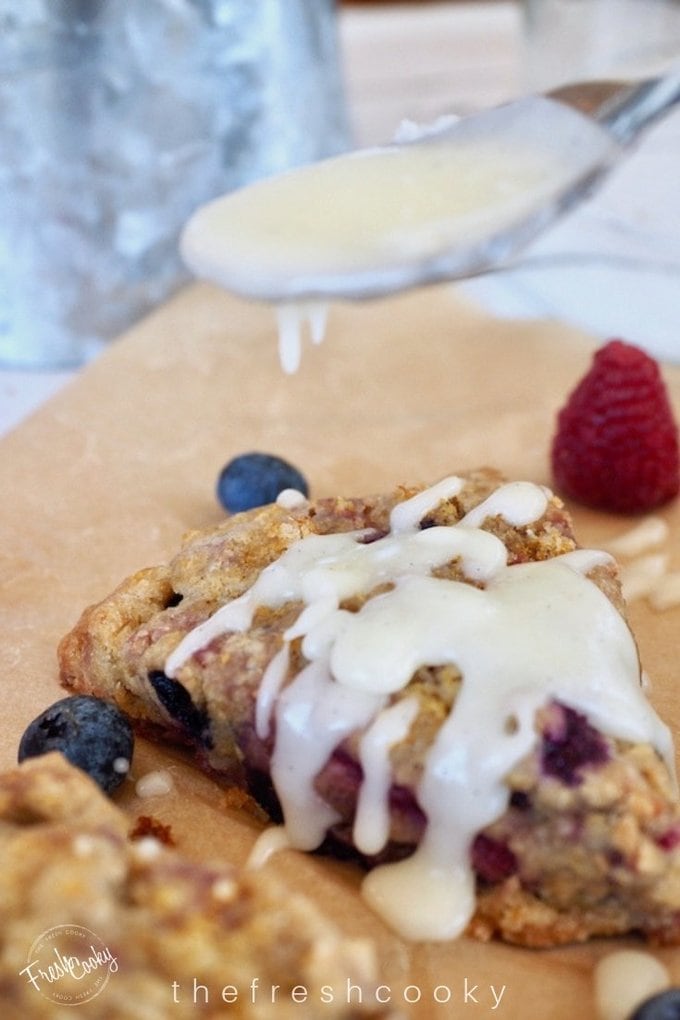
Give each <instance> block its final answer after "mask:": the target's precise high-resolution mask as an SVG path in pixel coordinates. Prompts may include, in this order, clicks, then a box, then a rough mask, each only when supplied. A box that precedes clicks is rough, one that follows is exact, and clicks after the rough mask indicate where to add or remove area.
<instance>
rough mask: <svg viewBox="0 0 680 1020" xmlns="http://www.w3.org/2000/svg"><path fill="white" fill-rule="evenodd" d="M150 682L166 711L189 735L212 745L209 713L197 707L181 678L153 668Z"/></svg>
mask: <svg viewBox="0 0 680 1020" xmlns="http://www.w3.org/2000/svg"><path fill="white" fill-rule="evenodd" d="M149 683H150V684H151V686H152V687H153V689H154V691H155V692H156V697H157V698H158V700H159V701H160V703H161V705H162V706H163V708H164V709H165V710H166V712H167V713H168V714H169V715H171V716H172V718H173V719H175V720H176V721H177V722H178V723H179V724H180V726H182V727H183V729H184V730H185V731H186V732H187V733H188V734H189V736H191V737H193V738H194V739H196V740H200V741H201V743H203V744H206V746H212V743H211V740H210V733H209V729H208V725H209V720H208V716H207V713H206V712H202V711H201V710H200V709H199V708H196V705H195V704H194V703H193V701H192V700H191V695H190V694H189V692H188V690H187V689H186V687H183V686H182V684H181V683H180V682H179V680H172V679H171V678H170V677H169V676H166V675H165V673H163V672H162V670H160V669H152V670H151V672H150V673H149Z"/></svg>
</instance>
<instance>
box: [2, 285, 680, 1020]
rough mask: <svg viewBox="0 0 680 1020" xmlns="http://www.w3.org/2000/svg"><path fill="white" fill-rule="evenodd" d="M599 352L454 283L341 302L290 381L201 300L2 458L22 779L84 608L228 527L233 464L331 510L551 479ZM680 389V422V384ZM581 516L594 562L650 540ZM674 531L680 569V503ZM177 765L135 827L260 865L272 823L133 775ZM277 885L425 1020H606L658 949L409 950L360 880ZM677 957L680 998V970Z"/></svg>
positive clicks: (261, 321)
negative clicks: (280, 473)
mask: <svg viewBox="0 0 680 1020" xmlns="http://www.w3.org/2000/svg"><path fill="white" fill-rule="evenodd" d="M594 346H596V342H595V341H594V340H593V339H592V338H589V337H586V336H583V335H581V334H579V333H577V332H575V331H574V330H572V329H570V328H567V327H565V326H561V325H558V324H554V323H547V322H540V323H522V322H520V323H507V322H501V321H497V320H493V319H491V318H489V317H488V316H486V315H485V314H483V313H481V312H479V311H477V310H476V309H473V308H471V307H469V306H468V305H466V304H465V303H464V302H463V301H462V300H461V298H460V296H459V295H458V294H457V292H456V290H455V288H453V287H450V286H449V287H437V288H433V289H429V290H423V291H420V292H417V293H414V294H411V295H406V296H401V297H398V298H393V299H389V300H384V301H379V302H374V303H367V304H364V305H347V306H342V305H336V306H333V307H332V308H331V311H330V320H329V328H328V335H327V339H326V341H325V343H324V344H323V345H321V346H320V347H318V348H314V347H311V346H309V347H308V348H306V349H305V352H304V355H303V360H302V367H301V369H300V371H299V373H298V374H297V375H295V376H292V377H289V376H285V375H283V373H282V372H281V370H280V368H279V363H278V356H277V349H276V337H275V330H274V320H273V315H272V312H271V310H270V309H268V308H266V307H260V306H256V305H251V304H247V303H245V302H241V301H237V300H236V299H234V298H231V297H229V296H227V295H225V294H223V293H221V292H218V291H217V290H215V289H213V288H210V287H208V286H203V285H196V286H192V287H190V288H188V289H187V290H185V291H184V292H182V293H180V294H179V295H178V296H177V297H176V298H175V299H174V300H173V301H172V302H170V303H169V304H167V305H166V306H165V307H163V308H162V309H160V310H159V311H158V312H157V313H156V314H155V315H153V316H151V317H150V318H148V319H147V320H145V321H144V322H142V323H141V324H140V325H139V326H138V327H136V328H135V329H134V330H132V331H131V332H130V333H129V334H127V335H126V336H125V337H123V338H121V339H120V340H118V341H116V342H115V343H114V344H113V345H112V346H111V348H110V349H109V350H108V351H107V352H106V354H105V355H104V356H102V357H101V358H100V359H99V360H98V361H97V362H95V363H94V364H93V365H91V366H90V367H89V368H87V369H86V370H84V371H83V372H82V373H81V374H80V375H79V376H78V378H77V379H76V381H75V382H74V383H73V384H72V385H70V386H69V387H68V388H67V389H66V390H65V391H63V392H61V393H60V394H58V395H57V397H56V398H54V399H53V400H52V401H51V402H50V403H49V404H48V405H46V406H45V407H44V408H42V409H41V410H40V411H39V412H38V413H37V414H36V415H34V416H33V417H32V418H31V419H29V420H28V421H27V422H25V423H24V424H22V425H21V426H20V427H19V428H18V429H17V430H16V431H15V432H14V433H12V434H10V435H9V436H7V437H6V438H5V439H4V440H3V441H2V442H1V443H0V479H1V482H2V493H3V498H2V506H1V507H0V515H1V517H0V521H1V524H0V535H1V537H2V540H1V543H0V626H1V628H2V633H1V640H0V677H1V682H2V694H3V704H2V715H3V721H2V729H1V734H0V765H1V766H2V767H3V768H5V767H10V766H12V765H13V764H14V762H15V760H16V748H17V744H18V741H19V738H20V735H21V733H22V732H23V730H24V728H25V726H26V724H27V723H28V722H29V721H30V719H32V718H33V717H34V716H35V715H36V714H37V713H38V712H39V711H40V710H42V708H44V707H46V706H47V705H48V704H50V703H51V702H53V701H55V700H56V699H57V698H58V697H61V696H62V694H63V692H62V691H61V690H60V689H59V687H58V686H57V675H56V661H55V648H56V644H57V642H58V640H59V638H60V637H61V635H62V634H63V633H65V631H66V630H68V629H69V628H70V627H71V626H72V624H73V623H74V622H75V621H76V619H77V617H78V616H79V614H80V611H81V610H82V608H83V607H84V606H85V605H87V604H88V603H89V602H92V601H94V600H97V599H99V598H101V597H103V596H104V595H105V594H107V593H108V592H109V591H110V590H111V589H112V588H113V587H114V586H115V585H116V584H117V583H118V581H120V580H121V579H122V578H123V577H124V576H126V575H127V574H128V573H130V572H132V571H134V570H136V569H138V568H140V567H142V566H146V565H150V564H153V563H156V562H160V561H162V560H165V559H166V558H167V557H168V556H169V555H171V554H172V553H173V552H174V551H175V549H176V548H177V547H178V544H179V541H180V537H181V535H182V533H183V532H184V531H185V530H187V529H190V528H197V527H204V526H208V525H211V524H213V523H217V522H218V521H220V520H221V519H222V517H223V513H222V511H221V510H220V508H219V506H218V505H217V502H216V500H215V497H214V487H215V481H216V478H217V474H218V472H219V470H220V468H221V467H222V465H223V464H224V463H225V462H226V461H227V460H228V459H229V458H230V457H232V456H233V455H235V454H237V453H241V452H244V451H246V450H253V449H260V450H265V451H270V452H275V453H278V454H281V455H283V456H285V457H287V458H289V459H290V460H292V461H293V462H294V463H296V464H297V465H298V466H299V467H300V468H301V469H302V470H303V471H304V472H305V473H306V475H307V477H308V479H309V481H310V484H311V488H312V492H313V494H314V495H323V494H337V493H344V494H347V495H351V494H365V493H368V492H372V491H379V490H381V489H383V488H385V487H391V486H393V485H395V484H397V483H399V482H411V481H423V482H432V481H434V480H436V479H437V478H439V477H441V476H443V475H444V474H446V473H449V472H452V471H453V472H455V471H456V470H458V469H461V468H465V467H473V466H477V465H480V464H492V465H495V466H497V467H499V468H501V469H502V470H503V471H504V472H506V474H508V475H509V476H511V477H514V478H527V479H531V480H534V481H538V482H547V483H549V482H550V474H549V462H548V450H549V443H550V437H551V435H552V430H553V425H554V418H555V414H556V411H557V409H558V408H559V406H560V405H561V404H562V403H563V401H564V399H565V396H566V394H567V392H568V391H569V390H570V389H571V388H572V387H573V385H574V384H575V382H576V380H577V379H578V377H579V376H580V375H581V374H582V373H583V371H584V370H585V368H586V366H587V364H588V363H589V361H590V356H591V352H592V349H593V348H594ZM665 376H666V379H667V381H668V383H669V386H670V388H671V391H672V394H673V399H674V403H675V407H676V410H678V409H680V371H679V370H678V369H675V368H668V369H667V370H665ZM572 510H573V512H574V516H575V519H576V525H577V528H578V534H579V537H580V539H581V541H582V542H583V543H584V544H592V545H597V544H599V543H600V542H601V541H604V540H605V539H606V538H610V537H612V536H613V535H615V534H618V533H620V532H624V531H626V530H627V529H628V528H629V527H630V525H631V523H632V522H631V521H630V520H628V519H625V518H615V517H610V516H607V515H601V514H596V513H592V512H587V511H584V510H582V509H579V508H578V507H572ZM663 515H664V516H665V517H666V518H667V519H668V520H669V522H670V525H671V529H672V536H673V541H672V542H671V543H669V551H671V552H672V551H673V547H674V546H675V547H677V538H678V535H680V509H679V507H678V504H677V503H675V504H673V505H671V506H670V507H668V508H666V509H665V510H664V511H663ZM679 558H680V554H676V559H675V562H674V563H672V566H674V567H675V568H678V567H680V562H678V559H679ZM631 620H632V625H633V629H634V632H635V634H636V637H637V639H638V642H639V645H640V650H641V655H642V661H643V664H644V666H645V669H646V670H647V672H648V673H649V675H650V677H651V681H652V689H651V696H652V700H653V701H654V703H655V705H656V706H657V708H658V709H659V711H660V712H661V713H662V715H663V716H664V718H665V719H666V721H667V722H669V723H670V724H671V725H672V726H673V728H674V731H675V732H676V734H677V733H679V732H680V697H679V696H678V695H679V692H680V662H679V657H678V634H679V633H680V627H679V624H680V610H671V611H668V612H666V613H654V612H652V611H651V610H649V609H648V608H647V607H646V606H645V605H644V604H635V605H634V606H633V607H632V609H631ZM158 767H169V768H170V770H171V772H172V774H173V777H174V782H175V790H174V792H173V793H171V794H168V795H166V796H163V797H157V798H151V799H147V800H144V801H140V800H139V799H137V798H136V797H135V793H134V782H129V783H127V784H126V787H125V790H124V792H123V793H122V794H120V795H119V796H118V800H119V801H120V802H121V803H122V804H123V805H124V806H125V807H126V809H127V810H129V811H130V813H131V815H132V816H136V815H137V814H138V813H140V812H142V813H145V814H152V815H154V816H155V817H156V818H158V819H160V820H162V821H165V822H168V823H170V824H171V825H172V830H173V833H174V835H175V837H176V839H177V843H178V846H179V848H180V849H181V851H182V852H184V853H186V854H188V855H190V856H195V857H198V858H201V859H209V858H213V857H226V858H228V859H230V860H232V861H234V862H235V863H236V864H239V863H241V862H243V861H244V860H245V857H246V856H247V853H248V850H249V848H250V847H251V845H252V843H253V841H254V839H255V837H256V836H257V834H258V832H259V831H260V827H259V825H258V823H257V822H255V821H254V820H253V819H249V818H248V817H245V816H243V815H241V814H238V813H237V812H235V811H234V810H233V809H230V808H228V807H225V803H224V794H223V792H222V791H221V790H220V789H219V788H218V787H217V786H216V785H215V784H214V783H213V782H212V781H211V780H209V779H207V778H205V777H203V776H201V775H200V774H198V773H197V772H195V771H194V770H193V768H192V767H191V765H190V764H188V763H187V762H185V761H184V760H183V759H182V758H181V756H179V755H177V754H175V753H173V752H167V751H162V750H160V749H158V748H155V747H153V746H151V745H149V744H147V743H146V742H144V741H139V742H138V746H137V751H136V755H135V761H134V763H133V772H132V779H133V780H134V779H136V778H138V777H139V776H141V775H143V774H144V773H145V772H148V771H149V770H151V769H153V768H158ZM267 867H271V868H273V869H274V870H275V871H277V872H279V873H281V874H283V875H284V876H285V879H286V881H287V882H288V883H289V885H290V886H291V887H293V888H296V889H301V890H304V891H305V892H307V893H308V894H310V895H311V896H312V897H313V898H314V899H315V900H316V901H317V903H318V904H319V905H320V906H321V907H322V908H323V909H324V910H326V911H328V912H329V913H330V914H332V915H333V916H334V917H335V919H336V921H337V923H338V924H339V925H340V926H341V927H342V928H343V929H345V930H346V931H347V932H349V933H352V934H355V935H361V936H370V937H374V938H375V939H376V940H377V943H378V948H379V952H380V959H381V968H382V975H383V978H384V983H385V985H386V986H389V989H390V992H391V994H392V996H393V1001H394V1002H396V1003H397V1004H400V1005H402V1006H403V1005H404V1001H403V996H404V992H406V995H407V997H409V998H415V997H416V996H417V994H418V993H420V996H421V1001H420V1003H419V1004H418V1005H414V1006H412V1007H409V1008H410V1009H411V1010H412V1015H413V1016H417V1017H435V1018H436V1017H440V1016H441V1017H451V1016H455V1017H468V1016H470V1017H475V1016H485V1015H494V1016H501V1017H506V1018H512V1020H516V1018H519V1017H521V1018H523V1020H562V1018H564V1020H567V1018H569V1020H571V1018H572V1017H573V1015H574V1012H575V1010H577V1011H578V1013H579V1016H580V1017H581V1018H582V1020H588V1018H590V1017H593V1016H594V1011H593V1005H592V992H591V970H592V966H593V964H594V962H595V961H596V960H597V959H598V958H599V957H600V956H601V955H602V954H603V953H606V952H609V951H611V950H612V949H613V948H617V947H621V946H622V945H629V944H633V945H635V944H636V943H635V942H634V940H627V941H625V942H624V941H622V940H619V941H616V942H611V941H609V942H597V943H593V944H591V945H589V946H586V947H571V948H568V949H559V950H555V951H549V952H546V951H542V952H537V951H529V950H524V949H517V948H511V947H507V946H503V945H498V944H492V945H480V944H478V943H474V942H471V941H468V940H466V939H460V940H458V941H456V942H451V943H448V944H443V945H435V944H431V945H424V946H409V945H407V944H405V943H403V942H402V941H401V940H399V939H398V938H396V937H395V936H394V935H392V934H391V933H390V932H388V931H387V930H386V929H385V928H384V926H383V925H382V924H381V923H380V922H379V921H378V920H377V919H376V918H375V917H373V916H372V914H371V913H370V912H369V911H368V909H366V908H365V907H364V905H363V903H362V901H361V899H360V897H359V895H358V885H359V880H360V873H359V871H358V869H357V868H356V867H355V866H353V865H351V864H348V863H337V862H332V861H329V860H327V859H322V858H319V857H313V856H303V855H300V854H296V853H292V852H285V853H282V854H280V855H278V856H276V857H275V858H273V860H272V862H271V863H270V864H269V865H267ZM658 955H659V956H660V958H662V959H663V960H664V961H665V962H666V963H667V964H668V965H669V967H670V968H671V970H672V973H673V975H674V979H675V981H676V982H678V981H680V961H679V960H678V956H680V954H678V953H677V951H675V952H674V951H672V950H663V951H659V953H658ZM196 976H197V978H198V979H199V981H200V974H197V975H196ZM348 977H349V976H348ZM224 983H225V984H228V983H229V964H228V961H225V974H224ZM492 985H493V987H494V990H495V993H496V996H497V995H498V994H499V993H500V992H501V989H502V988H503V986H505V989H504V991H503V993H502V999H501V1002H500V1004H499V1005H498V1007H497V1008H496V1009H495V1010H492V1007H493V1005H494V1002H495V998H494V993H493V992H492V990H491V986H492ZM409 986H411V987H410V988H409ZM474 986H476V988H475V987H474ZM445 989H449V990H450V995H451V998H450V1001H449V1002H448V1003H446V1004H444V1003H442V1004H437V1002H435V1001H434V995H435V992H436V995H437V997H438V998H439V999H444V998H445V996H446V994H447V992H446V990H445ZM168 994H169V996H170V990H169V992H168ZM216 994H219V990H216ZM352 994H354V995H356V992H354V993H352ZM382 994H383V995H384V996H385V995H387V994H389V992H387V991H384V992H383V993H382ZM466 996H467V997H466ZM169 1002H170V999H169ZM170 1009H171V1007H169V1010H170ZM168 1015H169V1016H171V1011H169V1013H168ZM319 1016H320V1017H322V1016H323V1006H320V1007H319Z"/></svg>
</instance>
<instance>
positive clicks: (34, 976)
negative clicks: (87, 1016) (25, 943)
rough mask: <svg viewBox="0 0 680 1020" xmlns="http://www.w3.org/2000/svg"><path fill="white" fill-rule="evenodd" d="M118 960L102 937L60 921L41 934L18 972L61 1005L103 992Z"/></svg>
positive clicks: (36, 988) (44, 995) (90, 997)
mask: <svg viewBox="0 0 680 1020" xmlns="http://www.w3.org/2000/svg"><path fill="white" fill-rule="evenodd" d="M117 970H118V961H117V959H116V957H115V956H114V955H113V953H112V952H111V950H110V949H109V947H108V946H107V945H106V944H105V943H104V942H103V940H102V939H101V938H100V937H99V936H98V935H97V934H95V932H93V931H90V929H89V928H84V927H83V926H82V925H80V924H58V925H56V926H55V927H54V928H48V929H47V931H44V932H43V933H42V935H39V936H38V938H37V939H35V941H34V942H33V944H32V946H31V948H30V949H29V951H28V961H27V963H26V966H25V967H24V968H23V969H22V970H21V971H20V972H19V973H20V974H22V975H23V976H24V977H25V978H26V980H27V981H28V982H29V984H31V985H32V986H33V987H34V988H35V990H36V992H39V993H40V995H42V996H43V998H45V999H49V1000H50V1001H51V1002H57V1003H59V1005H60V1006H80V1005H82V1003H84V1002H89V1001H90V1000H91V999H94V998H95V996H97V995H99V994H100V992H103V991H104V989H105V988H106V985H107V984H108V980H109V977H110V976H111V974H114V973H115V972H116V971H117Z"/></svg>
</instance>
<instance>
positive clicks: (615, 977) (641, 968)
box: [593, 949, 671, 1020]
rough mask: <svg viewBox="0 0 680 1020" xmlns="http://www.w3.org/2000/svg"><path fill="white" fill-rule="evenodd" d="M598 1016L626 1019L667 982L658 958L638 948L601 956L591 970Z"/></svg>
mask: <svg viewBox="0 0 680 1020" xmlns="http://www.w3.org/2000/svg"><path fill="white" fill-rule="evenodd" d="M593 977H594V986H595V989H594V990H595V1005H596V1007H597V1014H598V1018H599V1020H626V1018H627V1017H630V1016H632V1014H633V1013H634V1012H635V1010H636V1009H637V1008H638V1006H640V1005H641V1004H642V1003H643V1002H644V1001H645V1000H646V999H648V998H650V997H651V996H652V995H657V994H658V993H659V992H663V991H665V989H666V988H668V987H669V986H670V983H671V981H670V975H669V973H668V971H667V970H666V968H665V967H664V965H663V963H662V962H661V960H658V959H657V958H656V957H655V956H652V954H651V953H646V952H644V951H643V950H639V949H621V950H619V951H618V952H614V953H609V954H608V955H607V956H604V957H603V958H602V959H601V960H600V961H599V962H598V964H597V966H596V967H595V972H594V975H593Z"/></svg>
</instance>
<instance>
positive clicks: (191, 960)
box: [0, 753, 388, 1020]
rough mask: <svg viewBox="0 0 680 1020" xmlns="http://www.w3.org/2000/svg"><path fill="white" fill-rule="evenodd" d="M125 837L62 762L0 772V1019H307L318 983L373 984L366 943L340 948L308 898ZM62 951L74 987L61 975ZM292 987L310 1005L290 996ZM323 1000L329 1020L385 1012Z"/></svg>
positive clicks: (121, 823)
mask: <svg viewBox="0 0 680 1020" xmlns="http://www.w3.org/2000/svg"><path fill="white" fill-rule="evenodd" d="M129 827H130V819H129V818H128V817H127V816H125V815H124V814H123V812H122V811H120V810H119V809H118V808H117V807H116V806H115V805H114V804H112V803H111V802H110V801H108V800H107V798H106V797H105V796H104V795H103V794H102V793H101V792H100V790H99V789H98V787H97V786H96V785H95V784H94V783H93V782H92V781H91V780H90V779H89V778H88V777H87V776H85V774H84V773H82V772H80V771H79V770H78V769H76V768H74V767H73V766H71V765H70V764H68V763H67V762H66V761H65V759H64V758H62V756H61V755H59V754H54V753H53V754H49V755H45V756H43V757H40V758H34V759H31V760H30V761H27V762H25V763H24V764H23V765H21V766H19V767H18V768H17V769H15V770H13V771H10V772H7V773H5V774H3V775H0V902H2V911H3V924H2V931H1V933H0V1000H1V1001H2V1016H3V1020H26V1018H27V1017H31V1018H35V1020H40V1018H43V1017H44V1018H49V1020H60V1018H62V1017H64V1018H65V1017H69V1016H72V1014H73V1008H72V1007H73V1006H74V1005H79V1004H81V1001H82V1004H83V1006H84V1008H85V1011H86V1015H87V1016H88V1018H92V1020H156V1018H158V1020H165V1018H167V1017H170V1016H172V1017H178V1018H181V1020H184V1018H189V1017H195V1016H196V1015H198V1014H199V1013H200V1015H201V1016H202V1017H206V1018H212V1017H215V1018H217V1017H225V1016H228V1017H235V1018H238V1020H270V1018H273V1017H277V1018H278V1017H285V1018H292V1017H297V1018H299V1017H316V1016H317V1015H318V1010H319V1007H318V1002H319V999H318V995H319V991H320V989H322V988H323V987H324V986H326V987H328V988H334V989H335V990H336V992H337V990H338V989H340V988H342V987H344V985H345V983H346V981H347V978H348V976H351V977H352V979H353V981H355V982H356V983H357V984H362V985H364V986H365V987H366V988H368V987H369V986H371V985H372V982H373V978H374V975H373V974H372V973H371V969H372V966H373V962H372V952H371V948H370V946H368V945H367V944H365V943H361V942H359V941H357V942H354V941H350V940H347V939H343V938H342V937H341V936H340V934H339V933H338V932H337V930H336V929H335V928H334V926H333V925H332V924H331V923H330V922H327V921H326V920H325V919H324V918H323V917H322V916H321V915H320V914H319V912H318V911H317V910H316V908H315V907H314V906H313V905H312V904H311V903H309V902H308V901H307V900H306V899H304V898H303V897H301V896H295V895H291V893H290V890H288V889H284V888H283V887H281V886H279V884H278V883H277V882H275V881H272V880H271V878H270V877H268V876H265V875H263V874H253V873H252V872H237V871H235V870H234V869H232V868H230V867H229V866H228V865H226V864H225V865H224V866H220V865H215V866H212V865H210V866H208V865H205V866H203V865H197V864H195V863H191V862H189V861H188V860H186V859H184V858H183V857H181V856H180V855H179V854H177V853H174V852H173V851H170V850H168V849H166V848H164V847H163V846H162V845H161V844H160V843H159V842H157V841H156V840H153V839H149V838H146V839H142V840H140V841H138V842H133V841H131V840H130V839H129V838H128V829H129ZM93 950H94V952H95V954H96V953H98V954H99V959H97V957H96V955H95V956H94V961H95V965H94V966H93V969H92V972H91V973H90V974H85V975H84V976H83V970H84V968H83V966H82V964H83V961H87V960H90V959H91V958H92V956H93ZM71 954H73V956H77V957H78V960H79V961H80V963H81V966H80V969H79V970H78V968H77V967H75V968H73V973H74V975H75V977H74V980H70V979H69V977H68V975H67V974H66V975H65V974H64V973H63V972H62V973H61V974H60V973H59V972H58V971H57V970H56V964H57V962H58V961H59V959H60V958H61V961H62V962H63V960H64V958H66V957H67V956H70V955H71ZM97 964H98V966H97ZM50 966H51V967H52V970H51V971H50V970H49V967H50ZM50 977H51V978H52V980H50ZM195 979H197V984H198V985H200V986H202V988H203V989H206V990H207V1002H206V999H205V996H206V992H205V991H202V990H201V991H198V992H197V998H196V1000H195V1001H194V980H195ZM253 979H255V981H256V984H257V987H256V989H255V992H253V991H252V989H251V983H252V982H253ZM97 981H101V987H98V986H97V984H96V982H97ZM296 985H297V986H300V987H304V988H306V989H307V990H308V993H309V1002H307V1003H305V1002H304V1001H302V1000H301V998H300V994H301V993H298V999H297V1001H295V1000H294V999H292V998H291V990H292V989H294V988H295V986H296ZM225 986H229V988H230V989H231V990H230V991H229V992H228V993H227V997H226V998H225V997H223V996H222V989H223V988H224V987H225ZM274 987H276V988H277V993H276V1001H275V1002H274V1003H272V992H271V989H272V988H274ZM234 989H235V990H236V993H238V997H235V992H234ZM78 996H81V997H82V1000H79V998H78ZM328 999H329V996H328V995H327V996H326V999H325V1000H324V1003H323V1013H324V1015H328V1016H329V1017H333V1018H334V1020H361V1018H366V1020H369V1018H375V1020H378V1018H379V1017H387V1015H388V1014H387V1013H386V1012H381V1011H380V1009H379V1008H374V1009H373V1010H371V1009H370V1008H368V1007H367V1008H363V1007H361V1006H359V1005H352V1006H349V1005H347V1004H346V1003H344V1004H343V1002H342V997H341V996H340V995H339V994H337V995H336V998H335V1000H334V1001H327V1000H328Z"/></svg>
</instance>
